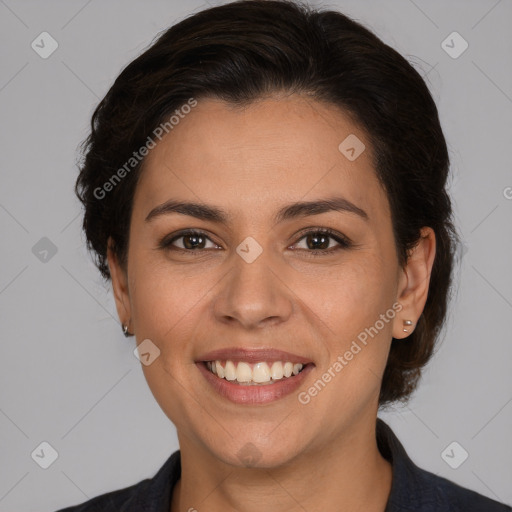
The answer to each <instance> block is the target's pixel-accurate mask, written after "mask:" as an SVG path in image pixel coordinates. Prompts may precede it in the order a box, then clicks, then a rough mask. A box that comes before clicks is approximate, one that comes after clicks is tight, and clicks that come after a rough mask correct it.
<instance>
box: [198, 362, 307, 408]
mask: <svg viewBox="0 0 512 512" xmlns="http://www.w3.org/2000/svg"><path fill="white" fill-rule="evenodd" d="M196 366H197V367H198V368H199V371H200V372H201V373H202V374H203V375H204V377H205V378H206V380H207V381H208V382H209V383H210V384H211V385H212V386H213V388H214V389H215V391H217V393H219V395H222V396H223V397H225V398H227V399H228V400H231V401H232V402H234V403H236V404H248V405H254V404H266V403H269V402H273V401H274V400H278V399H279V398H283V397H284V396H286V395H289V394H290V393H293V392H294V391H295V390H296V389H297V388H298V387H299V386H300V385H301V384H302V382H303V381H304V379H305V378H306V375H307V374H308V373H309V372H310V371H311V370H312V369H313V367H314V365H313V364H311V363H310V364H307V365H306V366H305V367H304V368H303V370H302V371H301V372H300V373H298V374H297V375H294V376H293V377H284V378H283V379H281V380H278V381H276V382H274V384H257V385H254V386H244V385H241V384H235V383H234V382H236V381H234V382H231V381H229V380H226V379H221V378H220V377H217V375H214V374H213V373H212V372H211V371H210V370H208V368H206V365H205V363H203V362H198V363H196Z"/></svg>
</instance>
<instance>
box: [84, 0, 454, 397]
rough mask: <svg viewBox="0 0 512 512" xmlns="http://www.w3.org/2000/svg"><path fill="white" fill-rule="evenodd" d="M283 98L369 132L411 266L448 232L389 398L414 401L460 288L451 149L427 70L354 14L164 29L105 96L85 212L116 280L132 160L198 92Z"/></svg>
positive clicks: (211, 16) (290, 6) (234, 19)
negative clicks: (415, 253) (413, 254)
mask: <svg viewBox="0 0 512 512" xmlns="http://www.w3.org/2000/svg"><path fill="white" fill-rule="evenodd" d="M280 92H284V93H300V94H304V95H307V96H308V97H310V98H311V99H313V100H317V101H320V102H323V103H326V104H328V105H332V106H337V107H339V108H340V109H342V111H343V112H346V113H347V115H349V116H350V117H351V118H352V119H353V120H355V122H357V124H358V125H359V126H360V127H361V129H362V130H363V131H364V133H365V134H366V135H367V137H368V140H369V141H370V143H371V146H372V153H373V155H374V156H373V159H374V166H375V171H376V175H377V178H378V179H379V182H380V183H381V185H382V187H383V189H384V190H385V192H386V194H387V198H388V200H389V204H390V210H391V221H392V225H393V233H394V238H395V246H396V250H397V257H398V261H399V264H400V265H402V266H403V265H404V264H405V263H406V262H407V258H408V254H409V251H410V250H411V249H412V248H413V247H414V246H415V245H416V244H417V243H418V241H419V239H420V236H421V234H420V229H421V228H422V227H423V226H429V227H431V228H432V229H433V230H434V231H435V234H436V255H435V260H434V264H433V269H432V273H431V278H430V287H429V292H428V297H427V301H426V305H425V308H424V310H423V313H422V314H421V316H420V318H419V319H418V322H417V325H416V328H415V329H414V331H413V333H412V334H411V335H410V336H409V337H408V338H405V339H403V340H401V339H393V342H392V345H391V349H390V353H389V357H388V361H387V365H386V369H385V372H384V375H383V380H382V386H381V391H380V396H379V405H380V406H382V405H384V404H387V403H391V402H394V401H397V400H400V401H403V402H405V401H406V400H407V399H408V397H409V395H410V394H411V393H412V391H414V389H415V388H416V385H417V382H418V379H419V377H420V375H421V368H422V367H423V366H424V365H425V364H426V363H427V362H428V361H429V359H430V358H431V356H432V354H433V351H434V347H435V344H436V340H437V337H438V334H439V331H440V329H441V328H442V326H443V324H444V322H445V316H446V312H447V303H448V300H449V295H450V289H451V282H452V271H453V263H454V252H455V244H456V242H457V240H458V237H457V233H456V231H455V228H454V225H453V223H452V207H451V202H450V198H449V196H448V194H447V191H446V182H447V176H448V170H449V158H448V151H447V146H446V141H445V139H444V136H443V132H442V129H441V126H440V122H439V118H438V112H437V108H436V105H435V103H434V101H433V99H432V97H431V95H430V93H429V90H428V87H427V85H426V84H425V82H424V80H423V79H422V77H421V76H420V74H419V73H418V72H417V71H416V70H415V69H414V68H413V67H412V66H411V64H409V62H408V61H407V60H406V59H405V58H404V57H402V56H401V55H400V54H399V53H398V52H397V51H395V50H394V49H392V48H391V47H390V46H388V45H386V44H384V43H383V42H382V41H381V40H380V39H379V38H378V37H377V36H376V35H375V34H373V33H372V32H371V31H369V30H368V29H366V28H365V27H364V26H362V25H361V24H359V23H358V22H355V21H354V20H352V19H350V18H349V17H347V16H345V15H343V14H342V13H340V12H336V11H331V10H318V9H313V8H311V7H310V6H308V5H306V4H302V3H299V2H292V1H289V0H243V1H236V2H231V3H228V4H224V5H220V6H216V7H212V8H209V9H206V10H203V11H201V12H198V13H195V14H193V15H191V16H189V17H188V18H185V19H184V20H182V21H180V22H179V23H177V24H175V25H174V26H171V27H170V28H169V29H167V30H165V31H164V32H163V33H161V34H159V35H158V37H157V38H156V40H155V41H154V42H153V43H152V44H151V45H150V46H149V48H148V49H146V50H145V51H144V52H143V53H142V54H141V55H140V56H139V57H137V58H136V59H135V60H134V61H133V62H131V63H130V64H129V65H128V66H126V67H125V68H124V69H123V71H122V72H121V73H120V75H119V76H118V77H117V79H116V80H115V82H114V84H113V85H112V87H111V88H110V90H109V91H108V93H107V94H106V96H105V97H104V98H103V99H102V100H101V102H100V103H99V104H98V106H97V108H96V109H95V111H94V113H93V116H92V119H91V132H90V134H89V136H88V137H87V139H86V140H84V142H83V144H82V153H83V157H84V158H83V159H82V160H81V162H80V163H79V168H80V173H79V176H78V179H77V182H76V186H75V191H76V194H77V196H78V197H79V199H80V201H81V202H82V203H83V205H84V208H85V212H84V219H83V230H84V232H85V234H86V238H87V247H88V249H89V250H92V251H93V252H94V254H95V264H96V266H97V267H98V269H99V271H100V272H101V274H102V275H103V277H104V279H106V280H108V279H109V278H110V277H111V276H110V272H109V268H108V262H107V243H108V238H109V237H112V240H113V246H112V249H113V251H114V253H115V255H116V257H117V258H118V260H119V261H120V263H121V265H122V267H123V268H125V269H126V263H127V252H128V241H129V226H130V220H131V212H132V203H133V197H134V192H135V187H136V185H137V181H138V178H139V176H140V174H141V172H142V169H143V166H144V159H143V158H142V159H140V161H139V160H137V161H132V164H133V166H132V167H133V168H132V169H127V166H126V162H128V161H130V159H131V158H132V157H133V155H134V151H135V150H138V149H139V148H141V147H143V146H144V144H145V143H147V141H148V140H149V139H148V136H151V134H152V133H153V131H154V130H155V129H157V127H158V126H159V125H161V124H162V123H165V122H168V119H169V116H170V115H171V114H172V113H173V112H174V111H176V110H177V109H179V108H181V107H182V106H183V105H186V104H187V102H190V99H191V98H194V99H196V100H197V99H201V98H216V99H220V100H223V101H226V102H228V103H229V104H232V105H234V106H244V105H248V104H250V103H251V102H253V101H255V100H258V99H260V98H263V97H265V96H268V95H271V94H274V93H280ZM123 166H124V167H123ZM122 168H124V171H125V172H121V169H122ZM121 176H122V179H117V180H116V181H115V182H114V181H113V180H112V178H114V177H116V178H120V177H121ZM107 183H109V185H106V184H107ZM106 190H108V193H106V192H105V191H106Z"/></svg>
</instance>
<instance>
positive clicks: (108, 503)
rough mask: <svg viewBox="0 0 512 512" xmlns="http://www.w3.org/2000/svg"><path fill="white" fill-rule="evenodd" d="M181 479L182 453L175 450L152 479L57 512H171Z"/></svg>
mask: <svg viewBox="0 0 512 512" xmlns="http://www.w3.org/2000/svg"><path fill="white" fill-rule="evenodd" d="M180 476H181V459H180V451H179V450H177V451H175V452H174V453H173V454H172V455H171V456H170V457H169V458H168V459H167V460H166V462H165V463H164V465H163V466H162V467H161V468H160V469H159V470H158V472H157V473H156V474H155V476H153V478H146V479H144V480H141V481H140V482H138V483H136V484H134V485H131V486H129V487H124V488H123V489H118V490H115V491H112V492H107V493H105V494H101V495H99V496H96V497H95V498H92V499H90V500H88V501H85V502H83V503H80V504H78V505H73V506H71V507H67V508H63V509H60V510H57V511H56V512H140V511H141V510H144V511H145V512H160V511H161V510H169V508H170V503H171V497H172V491H173V488H174V485H175V484H176V482H177V481H178V480H179V478H180Z"/></svg>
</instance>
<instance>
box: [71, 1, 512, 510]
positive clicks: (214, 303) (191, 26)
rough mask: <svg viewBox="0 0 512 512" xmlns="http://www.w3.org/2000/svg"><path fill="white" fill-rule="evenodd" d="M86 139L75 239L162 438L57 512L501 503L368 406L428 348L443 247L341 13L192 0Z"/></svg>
mask: <svg viewBox="0 0 512 512" xmlns="http://www.w3.org/2000/svg"><path fill="white" fill-rule="evenodd" d="M85 149H86V151H85V159H84V161H83V165H82V167H81V172H80V176H79V178H78V181H77V194H78V196H79V197H80V199H81V201H82V202H83V204H84V206H85V217H84V223H83V227H84V230H85V233H86V236H87V240H88V245H89V247H90V248H91V249H92V250H93V251H94V253H95V255H96V263H97V266H98V268H99V270H100V272H101V273H102V275H103V276H104V277H105V278H106V279H112V286H113V290H114V296H115V300H116V306H117V311H118V314H119V317H120V320H121V322H122V325H123V332H124V333H125V335H127V336H131V335H133V336H135V337H136V340H137V345H138V352H139V356H140V359H141V362H142V363H143V370H144V375H145V377H146V380H147V382H148V385H149V387H150V389H151V391H152V393H153V395H154V396H155V399H156V400H157V402H158V403H159V405H160V406H161V408H162V410H163V411H164V412H165V414H166V415H167V416H168V417H169V419H170V420H171V421H172V422H173V423H174V425H175V426H176V429H177V434H178V440H179V445H180V450H179V451H177V452H175V453H174V454H172V455H171V456H170V457H169V459H168V460H167V462H166V463H165V464H164V466H163V467H162V468H161V469H160V470H159V471H158V473H157V474H156V475H155V477H154V478H152V479H147V480H144V481H142V482H139V483H138V484H135V485H133V486H131V487H129V488H126V489H121V490H117V491H113V492H111V493H108V494H105V495H102V496H99V497H96V498H94V499H92V500H89V501H88V502H86V503H83V504H81V505H76V506H74V507H70V508H67V509H64V511H66V512H71V511H74V512H79V511H80V512H85V511H93V510H123V511H136V510H137V511H140V510H147V511H166V512H168V511H170V512H178V511H194V510H197V511H199V512H200V511H201V510H208V511H209V512H217V511H235V510H239V511H244V512H245V511H253V510H254V511H256V510H273V511H280V510H287V511H290V510H293V511H295V510H297V511H299V510H301V511H315V510H328V511H331V510H332V511H334V510H336V511H337V510H340V511H341V510H343V511H355V510H364V511H369V512H373V511H375V512H377V511H379V512H382V511H398V510H415V511H423V512H426V511H434V510H436V511H455V510H460V511H462V510H464V511H484V510H485V511H505V510H512V509H511V508H510V507H508V506H506V505H504V504H500V503H498V502H496V501H494V500H491V499H489V498H486V497H484V496H482V495H479V494H477V493H475V492H473V491H471V490H468V489H464V488H462V487H459V486H458V485H456V484H455V483H452V482H450V481H448V480H446V479H444V478H441V477H438V476H436V475H434V474H432V473H429V472H427V471H424V470H422V469H420V468H418V467H417V466H415V465H414V464H413V462H412V461H411V460H410V458H409V457H408V456H407V454H406V452H405V450H404V449H403V447H402V445H401V444H400V442H399V441H398V439H397V438H396V436H395V435H394V434H393V432H392V431H391V429H390V428H389V427H388V426H387V425H386V424H385V423H384V422H383V421H382V420H380V419H378V418H377V412H378V409H379V407H380V406H383V405H386V404H389V403H392V402H394V401H397V400H401V401H405V400H406V399H407V398H408V397H409V396H410V394H411V393H412V391H413V390H414V389H415V387H416V385H417V382H418V378H419V376H420V372H421V368H422V367H423V366H424V365H425V364H426V363H427V361H428V360H429V358H430V357H431V355H432V353H433V349H434V346H435V341H436V336H437V334H438V332H439V329H440V328H441V327H442V325H443V322H444V319H445V314H446V310H447V303H448V297H449V292H450V286H451V279H452V265H453V257H454V246H455V243H456V240H457V237H456V233H455V229H454V227H453V225H452V217H451V215H452V213H451V203H450V199H449V197H448V195H447V192H446V188H445V187H446V180H447V174H448V168H449V160H448V154H447V147H446V143H445V139H444V136H443V133H442V129H441V127H440V123H439V119H438V114H437V109H436V106H435V104H434V102H433V100H432V98H431V96H430V93H429V91H428V89H427V87H426V85H425V83H424V82H423V80H422V79H421V77H420V76H419V74H418V73H417V72H416V71H415V70H414V69H413V68H412V67H411V66H410V65H409V64H408V63H407V61H406V60H405V59H404V58H402V57H401V56H400V55H399V54H398V53H397V52H396V51H394V50H393V49H391V48H390V47H388V46H387V45H385V44H384V43H383V42H382V41H380V40H379V39H378V38H377V37H376V36H375V35H374V34H372V33H371V32H369V31H368V30H367V29H365V28H363V27H362V26H361V25H359V24H358V23H355V22H354V21H352V20H350V19H349V18H347V17H345V16H344V15H342V14H340V13H338V12H333V11H315V10H313V9H310V8H308V7H307V6H301V5H298V4H296V3H292V2H282V1H242V2H235V3H230V4H226V5H223V6H219V7H215V8H211V9H208V10H205V11H202V12H199V13H197V14H195V15H194V16H191V17H189V18H188V19H186V20H184V21H182V22H181V23H178V24H177V25H175V26H173V27H171V28H170V29H169V30H167V31H166V32H165V33H164V34H162V35H161V37H159V38H158V40H157V41H156V42H155V43H154V44H153V45H152V46H151V47H150V48H149V49H148V50H147V51H146V52H144V53H143V54H142V55H141V56H140V57H138V58H137V59H136V60H135V61H133V62H132V63H131V64H130V65H129V66H128V67H127V68H126V69H125V70H124V71H123V72H122V73H121V74H120V76H119V77H118V78H117V80H116V82H115V83H114V85H113V87H112V88H111V89H110V91H109V92H108V94H107V95H106V97H105V98H104V99H103V100H102V101H101V103H100V105H99V106H98V108H97V109H96V111H95V113H94V116H93V120H92V132H91V135H90V137H89V139H88V141H87V144H86V146H85ZM64 511H62V512H64Z"/></svg>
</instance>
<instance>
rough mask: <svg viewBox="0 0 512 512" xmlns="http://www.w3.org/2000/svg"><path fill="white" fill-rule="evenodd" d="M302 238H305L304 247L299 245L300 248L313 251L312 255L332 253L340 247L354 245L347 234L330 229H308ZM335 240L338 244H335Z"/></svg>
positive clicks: (345, 247)
mask: <svg viewBox="0 0 512 512" xmlns="http://www.w3.org/2000/svg"><path fill="white" fill-rule="evenodd" d="M300 240H304V247H297V245H296V246H295V248H298V249H299V250H301V251H302V250H304V251H307V252H309V253H311V256H319V255H320V256H321V255H328V254H332V253H333V252H335V251H338V250H340V249H347V248H349V247H351V246H352V242H351V241H350V240H349V239H348V238H347V237H345V236H343V235H341V234H339V233H335V232H333V231H331V230H328V229H317V230H313V231H308V232H306V233H304V234H303V236H302V237H301V238H300ZM332 240H334V241H335V242H336V244H337V246H336V244H334V247H333V243H332Z"/></svg>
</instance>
